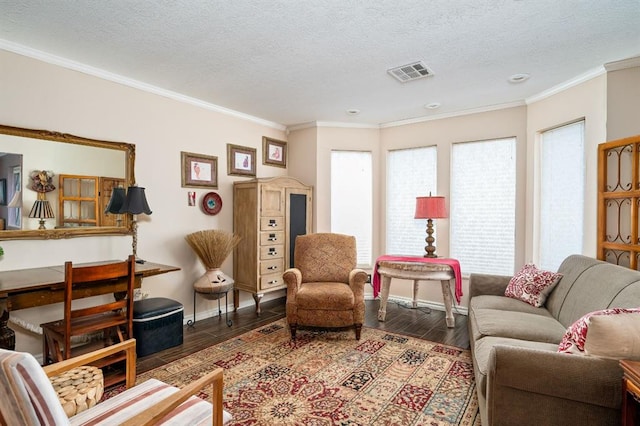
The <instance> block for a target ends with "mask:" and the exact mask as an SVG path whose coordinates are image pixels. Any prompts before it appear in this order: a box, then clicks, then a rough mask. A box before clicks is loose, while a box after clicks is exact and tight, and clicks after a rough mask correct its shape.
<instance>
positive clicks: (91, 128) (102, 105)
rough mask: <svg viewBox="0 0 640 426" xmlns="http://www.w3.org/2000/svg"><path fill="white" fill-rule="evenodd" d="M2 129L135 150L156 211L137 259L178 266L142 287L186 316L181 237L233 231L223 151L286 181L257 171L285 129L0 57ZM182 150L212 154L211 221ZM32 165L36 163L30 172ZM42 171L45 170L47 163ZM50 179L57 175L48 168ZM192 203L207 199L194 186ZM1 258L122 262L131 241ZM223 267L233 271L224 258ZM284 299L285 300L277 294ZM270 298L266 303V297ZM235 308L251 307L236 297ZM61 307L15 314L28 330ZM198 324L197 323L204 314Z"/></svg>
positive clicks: (24, 250)
mask: <svg viewBox="0 0 640 426" xmlns="http://www.w3.org/2000/svg"><path fill="white" fill-rule="evenodd" d="M0 63H2V67H0V81H2V84H0V99H1V100H2V101H0V123H2V124H6V125H11V126H17V127H26V128H36V129H48V130H56V131H61V132H66V133H71V134H75V135H78V136H84V137H89V138H96V139H105V140H112V141H123V142H129V143H134V144H135V145H136V168H135V173H136V180H137V182H138V183H139V185H140V186H145V187H146V194H147V198H148V201H149V204H150V206H151V209H152V211H153V214H152V215H150V216H146V215H140V216H139V235H138V237H139V238H138V254H139V256H140V257H142V258H143V259H147V260H150V261H154V262H160V263H166V264H170V265H175V266H179V267H180V268H182V269H181V270H180V271H178V272H172V273H169V274H165V275H160V276H157V277H152V278H148V279H146V280H145V282H144V285H143V288H144V291H146V292H148V293H150V295H151V296H152V297H155V296H163V297H169V298H172V299H175V300H178V301H180V302H182V303H183V304H184V306H185V314H186V315H191V314H192V312H193V296H192V295H193V293H192V283H193V281H195V279H196V278H197V277H198V276H199V275H201V274H202V273H203V271H204V269H203V267H202V266H201V264H200V263H199V261H198V260H197V258H196V256H195V254H194V253H193V251H192V250H191V249H190V248H189V246H188V245H187V244H186V242H185V240H184V236H185V235H186V234H188V233H190V232H194V231H198V230H202V229H211V228H215V229H225V230H228V231H231V230H232V213H233V208H232V184H233V181H234V180H243V179H245V178H241V177H232V176H227V161H226V144H227V143H231V144H238V145H243V146H249V147H253V148H256V149H257V153H258V158H257V174H258V176H260V177H269V176H279V175H285V174H287V170H286V169H283V168H278V167H271V166H265V165H263V164H262V136H269V137H272V138H275V139H281V140H286V135H285V133H284V130H283V128H282V127H281V126H280V128H278V127H279V126H277V125H275V124H274V126H268V125H264V124H260V123H259V122H253V121H249V120H245V119H241V118H236V117H233V116H231V115H227V114H222V113H219V112H216V111H214V110H211V109H207V108H204V107H200V106H197V105H192V104H189V103H185V102H179V101H176V100H173V99H170V98H168V97H163V96H159V95H156V94H152V93H148V92H145V91H141V90H137V89H135V88H131V87H128V86H125V85H122V84H117V83H114V82H111V81H107V80H103V79H100V78H97V77H93V76H89V75H87V74H83V73H80V72H77V71H72V70H69V69H66V68H62V67H59V66H55V65H51V64H48V63H45V62H41V61H38V60H35V59H30V58H27V57H24V56H21V55H17V54H14V53H10V52H6V51H0ZM180 151H190V152H195V153H201V154H206V155H214V156H217V157H218V168H219V170H218V180H219V189H217V190H216V192H217V193H218V194H220V196H221V197H222V201H223V207H222V211H221V212H220V213H219V214H218V215H216V216H208V215H205V214H204V213H202V211H201V210H200V208H199V207H189V206H188V204H187V192H188V191H190V190H193V189H188V188H182V187H181V181H180V175H181V171H180V167H181V165H180ZM34 167H35V165H34ZM47 167H48V166H47ZM53 171H54V172H58V170H56V169H55V168H53ZM195 191H196V193H197V202H198V203H199V202H200V200H201V198H202V197H203V196H204V194H206V193H207V192H208V190H205V189H196V190H195ZM0 244H1V245H2V247H3V248H4V250H5V255H4V256H3V257H2V258H0V271H3V270H4V271H6V270H12V269H22V268H28V267H36V266H49V265H60V264H62V263H64V261H66V260H69V259H72V260H73V261H75V262H89V261H96V260H104V259H124V258H125V257H126V256H127V254H129V253H130V251H131V237H130V236H119V237H90V238H75V239H68V240H59V241H45V240H32V241H2V242H1V243H0ZM223 270H224V271H225V272H227V273H228V274H232V264H231V259H228V260H227V261H226V262H225V264H224V265H223ZM283 294H284V293H283ZM265 299H267V297H265ZM241 304H242V305H253V299H252V298H251V296H250V295H249V294H248V293H241ZM197 310H198V312H199V313H201V314H204V313H205V311H214V310H215V312H217V305H216V302H215V301H206V300H203V299H200V298H199V299H198V308H197ZM60 313H61V308H60V305H52V306H47V307H43V308H37V309H25V310H21V311H16V312H14V313H13V314H12V316H13V315H15V316H16V317H20V318H22V319H25V320H27V321H29V322H32V323H34V324H40V323H41V322H44V321H48V320H52V319H54V318H57V317H59V316H60ZM201 318H202V317H201ZM13 328H14V329H16V331H17V333H16V334H17V348H18V349H20V350H28V351H31V352H33V353H40V351H41V343H40V337H39V336H36V335H32V334H31V333H29V332H25V331H23V330H22V329H20V328H18V327H15V326H14V327H13Z"/></svg>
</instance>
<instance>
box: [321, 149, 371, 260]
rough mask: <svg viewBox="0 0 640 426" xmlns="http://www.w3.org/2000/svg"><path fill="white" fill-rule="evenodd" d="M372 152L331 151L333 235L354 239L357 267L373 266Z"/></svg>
mask: <svg viewBox="0 0 640 426" xmlns="http://www.w3.org/2000/svg"><path fill="white" fill-rule="evenodd" d="M372 182H373V176H372V170H371V152H360V151H331V232H336V233H339V234H347V235H353V236H355V237H356V246H357V249H358V265H359V266H370V265H371V264H372V261H371V256H372V232H373V231H372V229H373V183H372Z"/></svg>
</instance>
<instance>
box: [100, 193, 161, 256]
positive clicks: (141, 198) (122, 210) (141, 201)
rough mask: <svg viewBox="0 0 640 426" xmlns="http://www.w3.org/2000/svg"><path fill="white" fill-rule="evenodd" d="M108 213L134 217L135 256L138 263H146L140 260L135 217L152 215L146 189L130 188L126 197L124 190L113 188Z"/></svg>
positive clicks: (133, 243) (132, 224)
mask: <svg viewBox="0 0 640 426" xmlns="http://www.w3.org/2000/svg"><path fill="white" fill-rule="evenodd" d="M118 207H119V208H118ZM106 211H109V213H118V214H126V213H130V214H131V215H133V220H132V222H131V229H132V230H133V242H132V247H133V255H134V256H135V258H136V262H137V263H144V260H142V259H139V258H138V222H137V221H136V216H135V215H138V214H141V213H144V214H151V209H150V208H149V204H148V203H147V197H146V195H145V193H144V188H143V187H141V186H130V187H129V189H128V190H127V194H126V196H124V188H113V192H112V193H111V199H110V200H109V204H108V205H107V209H106V210H105V212H106Z"/></svg>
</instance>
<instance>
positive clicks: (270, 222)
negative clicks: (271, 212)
mask: <svg viewBox="0 0 640 426" xmlns="http://www.w3.org/2000/svg"><path fill="white" fill-rule="evenodd" d="M269 226H271V227H276V226H278V223H277V222H276V221H275V220H274V219H270V220H269Z"/></svg>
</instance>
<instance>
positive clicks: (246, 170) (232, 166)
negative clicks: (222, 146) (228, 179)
mask: <svg viewBox="0 0 640 426" xmlns="http://www.w3.org/2000/svg"><path fill="white" fill-rule="evenodd" d="M227 174H228V175H231V176H255V175H256V149H255V148H249V147H247V146H240V145H232V144H229V143H228V144H227Z"/></svg>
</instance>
